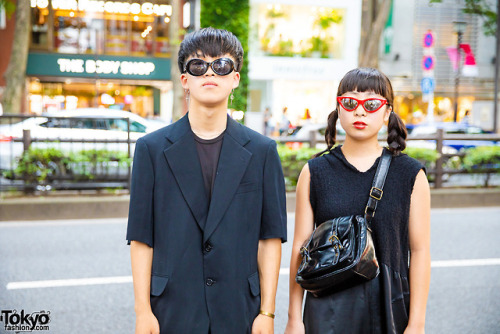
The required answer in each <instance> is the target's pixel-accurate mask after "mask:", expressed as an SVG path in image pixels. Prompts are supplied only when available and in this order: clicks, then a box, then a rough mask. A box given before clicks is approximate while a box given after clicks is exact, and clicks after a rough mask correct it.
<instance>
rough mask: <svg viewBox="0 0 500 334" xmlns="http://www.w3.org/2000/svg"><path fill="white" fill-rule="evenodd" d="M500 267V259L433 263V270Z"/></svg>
mask: <svg viewBox="0 0 500 334" xmlns="http://www.w3.org/2000/svg"><path fill="white" fill-rule="evenodd" d="M498 265H500V259H473V260H449V261H432V262H431V267H432V268H449V267H475V266H498Z"/></svg>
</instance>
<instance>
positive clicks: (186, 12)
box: [182, 2, 191, 28]
mask: <svg viewBox="0 0 500 334" xmlns="http://www.w3.org/2000/svg"><path fill="white" fill-rule="evenodd" d="M182 16H183V17H182V22H183V25H184V28H187V27H189V26H190V25H191V4H190V3H189V2H186V3H185V4H184V7H183V8H182Z"/></svg>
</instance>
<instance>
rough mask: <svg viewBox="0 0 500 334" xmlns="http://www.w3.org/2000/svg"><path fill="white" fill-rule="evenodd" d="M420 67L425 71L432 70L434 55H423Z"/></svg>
mask: <svg viewBox="0 0 500 334" xmlns="http://www.w3.org/2000/svg"><path fill="white" fill-rule="evenodd" d="M422 68H423V69H424V70H425V71H429V70H432V69H433V68H434V57H433V56H424V58H423V60H422Z"/></svg>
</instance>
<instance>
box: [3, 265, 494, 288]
mask: <svg viewBox="0 0 500 334" xmlns="http://www.w3.org/2000/svg"><path fill="white" fill-rule="evenodd" d="M498 265H500V258H497V259H472V260H449V261H432V263H431V267H432V268H450V267H478V266H498ZM289 274H290V268H280V275H283V276H288V275H289ZM123 283H132V276H114V277H91V278H75V279H61V280H48V281H25V282H10V283H8V284H7V290H19V289H38V288H57V287H67V286H85V285H102V284H123Z"/></svg>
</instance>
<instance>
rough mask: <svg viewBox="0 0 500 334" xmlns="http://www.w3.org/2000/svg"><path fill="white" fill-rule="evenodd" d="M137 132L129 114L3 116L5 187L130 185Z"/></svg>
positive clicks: (0, 146)
mask: <svg viewBox="0 0 500 334" xmlns="http://www.w3.org/2000/svg"><path fill="white" fill-rule="evenodd" d="M117 124H118V125H120V126H119V127H117V126H116V125H117ZM113 126H115V128H113ZM114 130H115V131H114ZM132 135H135V136H134V137H138V136H137V134H134V133H133V132H132V131H131V122H130V119H129V118H110V117H53V116H50V117H49V116H26V115H4V116H0V191H4V192H5V191H11V190H22V191H25V192H33V191H36V190H38V191H47V190H52V189H54V190H56V189H57V190H62V189H64V190H69V189H71V190H84V189H104V188H124V189H129V188H130V173H131V160H132V150H133V148H134V145H135V142H136V140H137V138H133V136H132Z"/></svg>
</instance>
